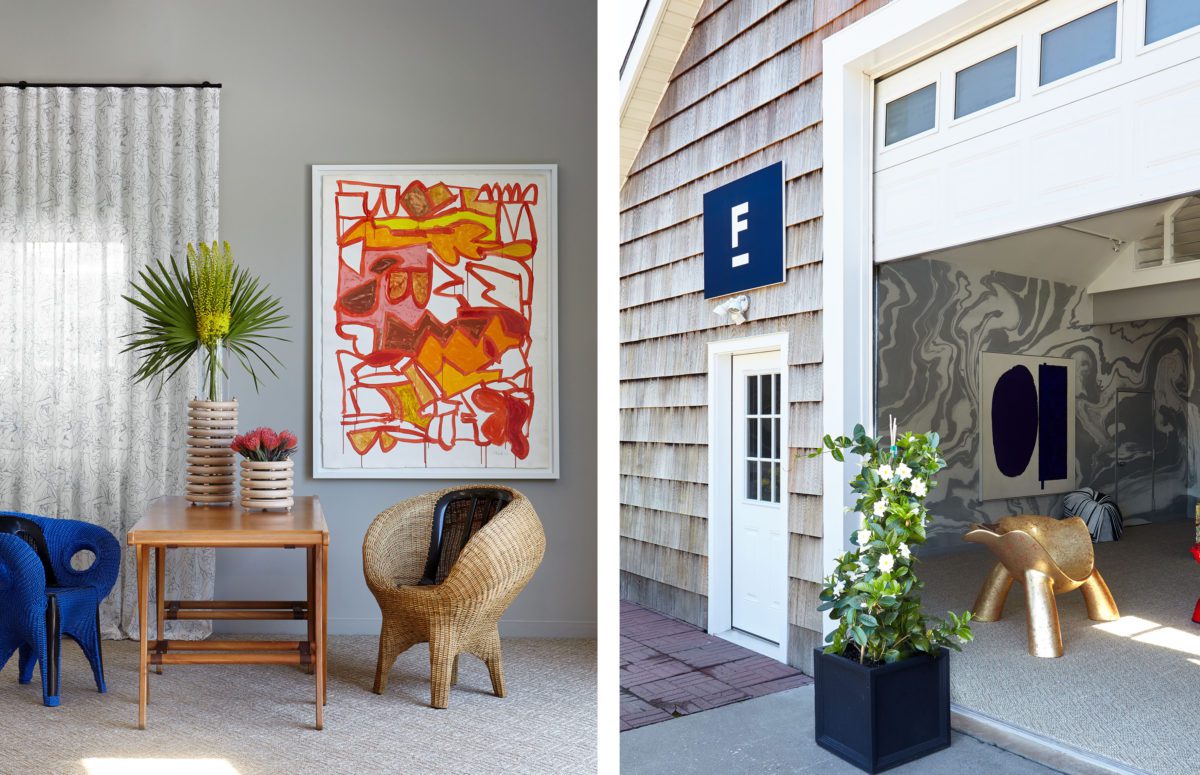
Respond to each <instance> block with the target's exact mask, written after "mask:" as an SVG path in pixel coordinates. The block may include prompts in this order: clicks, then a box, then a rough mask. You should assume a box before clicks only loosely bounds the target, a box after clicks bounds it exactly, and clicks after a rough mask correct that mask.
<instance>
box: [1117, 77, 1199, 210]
mask: <svg viewBox="0 0 1200 775" xmlns="http://www.w3.org/2000/svg"><path fill="white" fill-rule="evenodd" d="M1135 119H1136V122H1137V124H1136V126H1137V129H1136V133H1135V135H1134V146H1133V149H1132V150H1133V152H1134V159H1135V164H1136V166H1137V168H1138V169H1139V170H1141V171H1144V172H1149V173H1153V172H1156V171H1157V170H1156V169H1155V168H1156V167H1162V166H1163V165H1168V164H1169V165H1175V164H1186V165H1188V168H1189V169H1191V170H1195V169H1196V166H1197V165H1198V164H1200V82H1197V81H1194V80H1193V81H1190V82H1188V83H1185V84H1184V85H1182V86H1175V87H1172V88H1169V89H1166V90H1159V91H1158V93H1157V94H1155V95H1154V96H1151V97H1147V98H1145V99H1143V100H1142V101H1141V102H1140V103H1138V107H1137V115H1136V117H1135ZM1168 172H1169V170H1168ZM1197 187H1198V188H1200V185H1198V186H1197Z"/></svg>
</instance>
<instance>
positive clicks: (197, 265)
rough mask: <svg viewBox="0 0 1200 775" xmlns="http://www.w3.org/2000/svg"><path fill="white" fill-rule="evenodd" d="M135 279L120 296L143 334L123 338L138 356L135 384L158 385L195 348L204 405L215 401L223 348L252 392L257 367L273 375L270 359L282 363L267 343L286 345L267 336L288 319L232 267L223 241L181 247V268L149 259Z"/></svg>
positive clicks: (276, 303) (275, 301) (263, 291)
mask: <svg viewBox="0 0 1200 775" xmlns="http://www.w3.org/2000/svg"><path fill="white" fill-rule="evenodd" d="M138 274H139V276H140V278H141V282H140V283H138V282H137V281H135V282H134V283H133V295H132V296H124V297H123V298H124V299H125V300H126V301H128V302H129V303H130V304H132V305H133V306H134V307H136V308H137V309H138V310H139V311H140V312H141V313H142V315H143V316H144V322H143V326H142V328H141V329H140V330H138V331H135V332H133V333H132V334H129V335H128V337H129V339H130V341H129V343H128V344H127V345H126V346H125V348H124V349H123V350H122V352H130V351H132V352H135V353H137V355H138V356H139V357H140V358H141V363H140V364H139V365H138V369H137V371H136V372H135V373H134V381H135V382H145V381H147V380H151V379H154V378H155V377H161V378H162V381H163V382H164V383H165V382H166V381H167V380H170V379H171V378H172V377H174V376H175V374H176V373H178V372H179V370H180V369H182V368H183V367H184V366H186V365H187V364H188V363H189V361H190V360H191V358H192V356H193V355H195V354H196V353H197V352H199V351H201V350H203V351H204V352H205V356H206V358H205V364H204V377H205V384H206V387H207V389H208V400H210V401H216V400H219V399H220V388H219V386H220V381H219V380H220V377H221V376H222V375H226V371H225V366H224V364H223V363H222V357H221V356H222V352H223V350H225V349H228V350H229V352H231V353H233V355H234V357H236V358H237V359H238V362H239V363H241V365H242V368H243V369H245V371H246V373H247V374H249V375H250V379H251V380H252V381H253V382H254V389H255V390H258V385H259V376H258V373H257V372H256V368H259V367H262V368H265V369H266V370H267V371H268V372H270V373H271V375H272V376H277V375H276V374H275V368H274V365H273V364H272V361H273V362H274V363H275V364H279V365H282V362H281V361H280V360H279V358H278V357H276V356H275V354H274V353H272V352H271V351H270V349H268V347H267V344H268V342H269V341H270V340H276V341H281V342H282V341H287V340H286V339H284V338H283V337H281V336H278V335H276V334H274V333H273V332H275V331H278V330H279V329H282V328H283V327H284V326H283V322H284V321H285V320H287V315H286V314H284V312H283V305H282V303H280V301H279V299H278V298H276V297H274V296H269V295H267V291H266V288H265V287H263V286H262V285H260V283H259V280H258V278H257V277H253V276H252V275H251V274H250V273H249V272H248V271H246V269H245V268H243V267H240V266H238V265H237V264H236V263H235V262H234V260H233V251H232V250H230V248H229V243H228V242H225V243H223V244H222V245H220V246H218V245H217V243H216V242H213V243H212V245H211V246H210V245H206V244H203V243H201V244H200V246H199V248H198V249H197V248H195V247H193V246H192V245H191V244H188V246H187V266H186V268H185V269H181V268H180V266H179V264H178V263H177V262H176V261H175V258H174V256H172V257H171V259H170V265H169V266H168V265H167V264H164V263H163V262H162V261H156V262H155V263H154V264H153V265H151V266H148V267H146V268H145V269H142V270H141V271H140V272H139V273H138Z"/></svg>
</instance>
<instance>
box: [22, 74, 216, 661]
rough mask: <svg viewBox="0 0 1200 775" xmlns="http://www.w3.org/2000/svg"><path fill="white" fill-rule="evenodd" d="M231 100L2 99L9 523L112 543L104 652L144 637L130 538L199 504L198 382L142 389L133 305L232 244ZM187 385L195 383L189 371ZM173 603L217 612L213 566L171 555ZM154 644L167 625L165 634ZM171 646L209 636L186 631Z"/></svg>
mask: <svg viewBox="0 0 1200 775" xmlns="http://www.w3.org/2000/svg"><path fill="white" fill-rule="evenodd" d="M218 100H219V92H218V90H216V89H167V88H154V89H142V88H137V89H134V88H129V89H117V88H25V89H17V88H0V510H15V511H24V512H30V513H36V514H44V515H47V516H53V517H71V518H74V519H83V520H87V521H89V522H95V523H98V524H100V525H103V526H104V527H106V528H108V529H109V530H110V531H112V533H113V534H114V535H115V536H117V538H118V539H120V541H121V545H122V547H123V548H124V550H125V552H124V557H123V558H122V563H121V575H120V578H119V580H118V582H117V587H116V588H115V589H114V590H113V593H112V594H111V595H110V596H109V597H108V599H107V600H105V601H104V603H103V605H102V606H101V607H100V620H101V627H102V629H103V633H104V635H105V637H109V638H115V637H131V636H133V634H134V633H136V631H137V602H136V601H137V597H136V572H135V565H134V558H133V552H132V551H131V550H129V549H128V548H127V547H126V546H125V535H126V532H127V531H128V529H129V528H130V527H131V526H132V525H133V523H134V522H135V521H137V519H138V518H139V516H140V515H141V514H142V513H143V511H144V509H145V507H146V504H147V503H148V502H149V501H150V500H152V499H154V498H157V497H159V496H161V495H167V494H177V493H182V492H183V483H184V466H185V461H184V445H185V430H186V424H187V399H188V397H189V396H190V395H192V394H194V392H195V390H196V382H197V374H196V373H195V371H194V370H193V371H192V372H191V373H187V374H181V375H180V377H181V378H180V377H177V378H176V380H174V381H173V382H171V383H169V384H168V385H167V386H166V387H165V388H163V389H162V390H161V391H160V389H159V386H158V385H157V384H153V385H134V384H133V380H132V378H131V375H132V374H133V372H134V369H135V365H134V359H133V358H132V356H131V355H129V354H124V355H123V354H121V352H120V351H121V348H122V346H123V345H124V340H123V339H122V336H123V335H124V334H127V333H129V332H131V331H133V330H134V328H135V326H137V325H138V324H139V323H140V316H139V315H137V314H135V311H134V308H133V307H132V305H130V304H129V303H127V302H126V301H125V300H124V299H122V298H121V295H122V294H126V293H129V287H130V280H131V279H133V278H136V277H137V273H138V270H139V269H141V268H142V267H144V266H146V265H147V264H148V263H150V262H152V261H154V260H156V259H162V260H164V261H165V260H166V259H167V258H168V256H170V255H175V256H177V257H180V258H182V256H183V247H184V246H185V245H187V243H188V242H198V241H200V240H210V241H211V240H212V239H215V238H216V236H217V126H218ZM185 371H186V370H185ZM170 560H171V561H170V562H168V563H167V589H168V595H169V596H170V597H172V598H208V597H211V596H212V591H213V568H214V558H213V553H212V551H211V550H209V551H205V552H190V553H189V552H184V551H180V550H175V551H172V552H171V558H170ZM150 629H151V631H153V629H154V622H153V621H151V622H150ZM168 629H169V632H168V635H169V636H170V637H173V638H188V637H203V636H204V635H207V634H208V632H209V631H210V625H208V624H207V623H203V622H184V621H180V622H171V623H170V625H169V627H168Z"/></svg>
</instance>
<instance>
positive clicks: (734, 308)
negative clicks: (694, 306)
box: [713, 294, 750, 326]
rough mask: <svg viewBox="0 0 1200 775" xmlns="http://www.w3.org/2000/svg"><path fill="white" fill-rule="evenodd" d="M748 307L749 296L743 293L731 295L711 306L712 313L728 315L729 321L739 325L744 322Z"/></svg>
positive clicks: (722, 315)
mask: <svg viewBox="0 0 1200 775" xmlns="http://www.w3.org/2000/svg"><path fill="white" fill-rule="evenodd" d="M748 309H750V297H749V296H746V295H745V294H743V295H741V296H731V297H729V298H728V299H726V300H725V301H723V302H721V303H720V304H718V305H717V306H715V307H713V314H714V315H720V316H721V317H725V316H726V315H728V316H729V322H730V323H733V324H734V325H735V326H740V325H741V324H742V323H745V322H746V310H748Z"/></svg>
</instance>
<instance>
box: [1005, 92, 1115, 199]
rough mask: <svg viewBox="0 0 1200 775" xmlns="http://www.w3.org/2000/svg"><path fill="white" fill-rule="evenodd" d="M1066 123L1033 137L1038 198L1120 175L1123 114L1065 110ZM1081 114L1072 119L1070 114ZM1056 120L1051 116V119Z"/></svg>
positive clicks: (1113, 110) (1109, 111)
mask: <svg viewBox="0 0 1200 775" xmlns="http://www.w3.org/2000/svg"><path fill="white" fill-rule="evenodd" d="M1062 113H1063V115H1062V116H1057V117H1058V118H1067V123H1063V122H1062V121H1059V122H1057V124H1058V125H1057V126H1054V125H1052V126H1050V127H1048V128H1046V129H1045V130H1043V131H1041V132H1039V133H1038V134H1036V135H1034V136H1033V137H1032V138H1031V142H1030V143H1029V144H1028V147H1029V150H1030V153H1031V155H1032V165H1033V169H1035V170H1037V172H1038V175H1037V178H1036V180H1037V187H1036V188H1035V189H1034V191H1033V193H1034V194H1035V195H1036V196H1039V197H1053V196H1056V195H1058V194H1062V193H1064V192H1066V193H1068V194H1070V193H1071V191H1072V189H1075V188H1077V187H1079V186H1084V185H1095V184H1103V183H1111V182H1112V181H1113V179H1114V178H1115V177H1116V175H1117V174H1118V171H1119V170H1118V167H1119V166H1120V160H1121V157H1122V156H1123V155H1125V156H1127V155H1128V154H1122V153H1121V140H1122V137H1124V136H1127V134H1126V133H1125V132H1122V131H1121V111H1120V110H1119V109H1115V108H1114V109H1110V110H1105V111H1103V112H1101V113H1096V112H1084V111H1080V110H1064V111H1062ZM1073 113H1074V114H1080V113H1082V115H1076V116H1072V115H1071V114H1073ZM1055 117H1056V114H1055V113H1051V114H1049V116H1048V119H1050V120H1051V122H1053V119H1054V118H1055Z"/></svg>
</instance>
